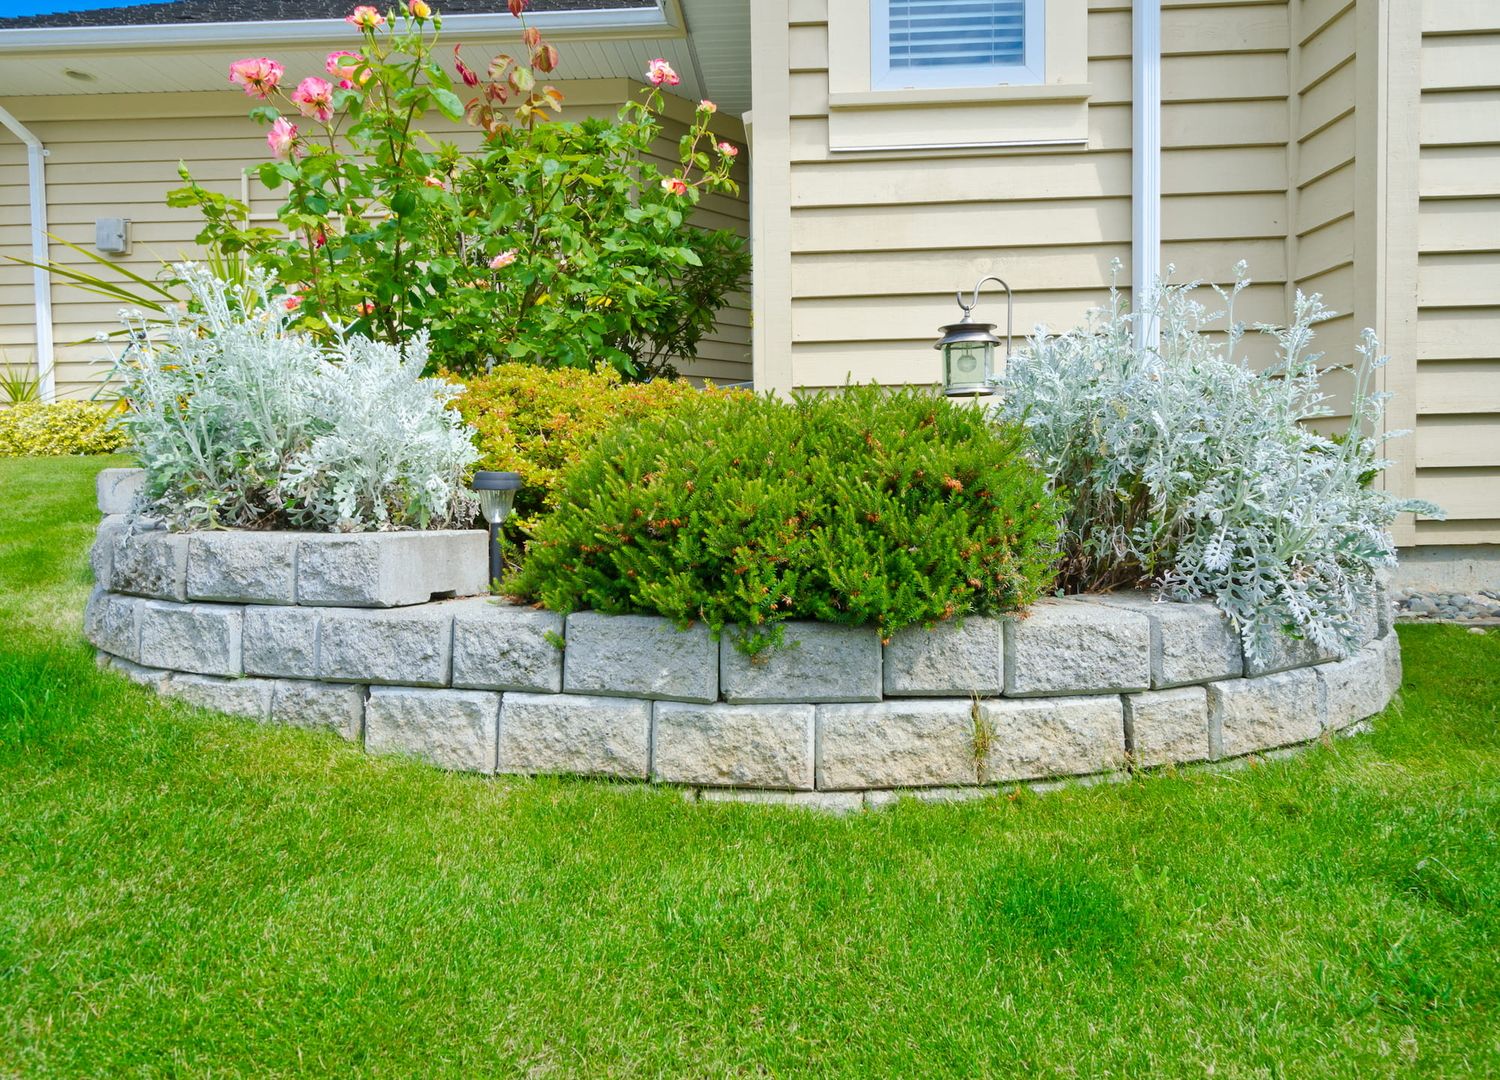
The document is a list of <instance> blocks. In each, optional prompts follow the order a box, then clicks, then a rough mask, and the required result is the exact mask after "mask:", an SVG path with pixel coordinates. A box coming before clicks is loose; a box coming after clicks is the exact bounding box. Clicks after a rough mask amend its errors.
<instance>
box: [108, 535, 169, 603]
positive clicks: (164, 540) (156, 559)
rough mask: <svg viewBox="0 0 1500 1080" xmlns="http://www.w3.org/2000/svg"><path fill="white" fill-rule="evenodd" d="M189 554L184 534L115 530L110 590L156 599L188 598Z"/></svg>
mask: <svg viewBox="0 0 1500 1080" xmlns="http://www.w3.org/2000/svg"><path fill="white" fill-rule="evenodd" d="M187 555H188V538H187V536H186V534H184V533H169V532H167V531H166V530H164V529H151V530H147V531H144V532H142V531H139V530H135V529H122V530H120V531H118V532H116V533H115V536H114V541H113V547H112V551H111V554H110V573H109V587H110V590H111V591H113V592H119V593H129V594H131V595H133V596H145V597H150V598H152V599H156V600H184V599H186V598H187Z"/></svg>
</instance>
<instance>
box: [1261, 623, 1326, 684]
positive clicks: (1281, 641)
mask: <svg viewBox="0 0 1500 1080" xmlns="http://www.w3.org/2000/svg"><path fill="white" fill-rule="evenodd" d="M1341 659H1343V657H1341V656H1340V655H1339V654H1338V653H1336V652H1334V651H1333V650H1332V649H1324V648H1321V647H1319V646H1318V645H1315V644H1313V642H1312V641H1310V640H1309V639H1307V638H1294V637H1292V636H1291V635H1290V634H1287V633H1285V632H1277V633H1274V634H1272V635H1271V646H1270V649H1269V651H1268V652H1267V653H1266V655H1265V656H1262V657H1261V658H1260V659H1255V658H1254V657H1252V656H1251V655H1250V650H1249V649H1248V648H1246V650H1245V677H1246V678H1247V679H1249V678H1254V677H1255V676H1257V675H1271V674H1274V673H1275V672H1278V671H1291V670H1292V669H1293V668H1305V667H1311V666H1312V665H1313V664H1326V663H1328V662H1329V661H1330V660H1341Z"/></svg>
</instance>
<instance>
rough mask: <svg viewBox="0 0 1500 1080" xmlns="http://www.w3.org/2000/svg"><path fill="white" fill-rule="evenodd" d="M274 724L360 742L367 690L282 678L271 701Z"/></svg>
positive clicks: (345, 685) (352, 686) (343, 684)
mask: <svg viewBox="0 0 1500 1080" xmlns="http://www.w3.org/2000/svg"><path fill="white" fill-rule="evenodd" d="M271 721H272V722H273V723H277V724H286V725H288V726H289V727H300V728H311V729H314V730H326V731H332V732H336V733H337V734H339V735H342V736H343V737H344V738H346V739H348V740H350V741H351V742H358V741H359V737H360V734H361V733H362V732H363V731H364V723H365V688H364V687H363V686H355V685H350V684H349V683H325V682H308V681H307V680H305V679H279V680H277V681H276V689H275V692H274V694H273V695H272V698H271Z"/></svg>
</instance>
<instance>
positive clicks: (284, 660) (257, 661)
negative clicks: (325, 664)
mask: <svg viewBox="0 0 1500 1080" xmlns="http://www.w3.org/2000/svg"><path fill="white" fill-rule="evenodd" d="M320 615H321V613H320V612H319V609H317V608H291V607H247V608H246V609H245V630H244V652H245V674H246V675H276V676H281V677H283V678H289V679H312V678H316V677H317V674H318V620H319V618H320Z"/></svg>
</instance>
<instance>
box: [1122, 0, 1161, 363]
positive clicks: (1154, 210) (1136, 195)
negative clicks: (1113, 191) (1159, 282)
mask: <svg viewBox="0 0 1500 1080" xmlns="http://www.w3.org/2000/svg"><path fill="white" fill-rule="evenodd" d="M1130 37H1131V50H1130V52H1131V108H1130V128H1131V130H1130V136H1131V138H1130V146H1131V151H1130V157H1131V162H1130V166H1131V167H1130V179H1131V188H1130V190H1131V196H1130V203H1131V245H1130V282H1131V301H1132V307H1134V309H1135V310H1137V311H1140V310H1141V309H1142V303H1143V301H1144V300H1145V298H1146V295H1147V293H1148V292H1149V290H1150V288H1151V285H1152V283H1153V282H1154V281H1155V279H1156V277H1157V275H1158V274H1160V273H1161V270H1162V265H1161V0H1135V3H1134V5H1133V6H1132V9H1131V19H1130ZM1135 333H1136V344H1137V345H1138V346H1140V347H1141V348H1155V347H1156V344H1157V341H1158V339H1159V337H1160V334H1161V327H1160V326H1158V325H1157V321H1156V319H1154V318H1150V319H1141V320H1139V321H1138V322H1137V323H1136V327H1135Z"/></svg>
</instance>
